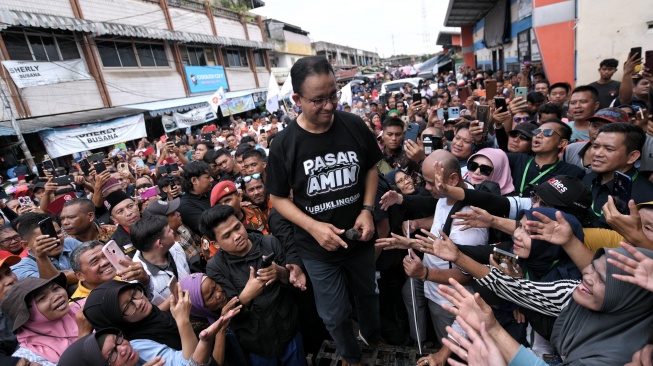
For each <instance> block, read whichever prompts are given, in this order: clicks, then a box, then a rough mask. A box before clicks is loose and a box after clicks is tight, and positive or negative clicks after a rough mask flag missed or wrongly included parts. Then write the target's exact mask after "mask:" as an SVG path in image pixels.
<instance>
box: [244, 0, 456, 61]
mask: <svg viewBox="0 0 653 366" xmlns="http://www.w3.org/2000/svg"><path fill="white" fill-rule="evenodd" d="M423 3H424V4H426V7H427V8H426V14H427V17H426V20H427V24H428V28H425V26H424V20H423V18H422V4H423ZM448 6H449V0H400V1H396V0H310V1H307V0H265V6H264V7H262V8H258V9H254V10H252V13H255V14H259V15H261V16H264V17H268V18H274V19H277V20H280V21H282V22H285V23H289V24H293V25H296V26H298V27H300V28H302V29H303V30H305V31H308V32H310V34H309V37H310V38H311V41H312V42H316V41H325V42H331V43H337V44H341V45H344V46H350V47H355V48H360V49H363V50H366V51H372V52H378V53H379V55H380V56H381V57H389V56H391V55H393V54H418V55H419V54H424V53H435V52H437V51H440V50H441V49H442V47H440V46H436V45H435V42H436V41H437V38H438V33H439V32H440V31H442V30H459V29H457V28H453V29H447V28H445V27H444V26H443V24H444V17H445V15H446V13H447V7H448ZM425 29H428V33H429V36H430V44H429V45H428V46H426V45H425V44H424V40H423V37H422V35H423V34H424V33H425ZM393 35H394V46H393V42H392V36H393Z"/></svg>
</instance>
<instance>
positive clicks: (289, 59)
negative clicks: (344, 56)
mask: <svg viewBox="0 0 653 366" xmlns="http://www.w3.org/2000/svg"><path fill="white" fill-rule="evenodd" d="M263 24H264V26H265V33H266V35H267V37H268V40H269V41H270V42H271V43H272V44H273V45H274V49H273V50H272V51H270V64H271V66H272V73H273V74H274V76H275V78H276V80H277V83H279V84H283V83H284V82H285V81H286V78H287V77H288V75H289V74H290V68H291V67H292V65H294V64H295V62H296V61H297V60H299V59H300V58H302V57H305V56H314V55H315V51H314V50H313V48H312V47H311V39H310V38H309V37H308V34H309V33H308V32H306V31H304V30H302V29H301V28H300V27H297V26H294V25H292V24H288V23H284V22H281V21H278V20H275V19H265V20H264V21H263Z"/></svg>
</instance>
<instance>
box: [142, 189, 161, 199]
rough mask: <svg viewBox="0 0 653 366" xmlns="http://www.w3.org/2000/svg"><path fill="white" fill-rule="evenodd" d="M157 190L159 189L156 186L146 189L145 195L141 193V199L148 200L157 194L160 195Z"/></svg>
mask: <svg viewBox="0 0 653 366" xmlns="http://www.w3.org/2000/svg"><path fill="white" fill-rule="evenodd" d="M157 188H158V187H156V186H154V187H150V188H148V189H146V190H145V191H143V193H141V199H148V198H150V197H154V196H156V195H157V194H159V192H158V191H157Z"/></svg>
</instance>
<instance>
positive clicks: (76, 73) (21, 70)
mask: <svg viewBox="0 0 653 366" xmlns="http://www.w3.org/2000/svg"><path fill="white" fill-rule="evenodd" d="M2 65H3V66H4V67H5V68H6V69H7V71H9V75H10V76H11V80H13V81H14V83H15V84H16V86H17V87H19V88H21V89H22V88H27V87H30V86H39V85H48V84H58V83H67V82H70V81H78V80H90V79H91V75H89V73H88V70H87V69H86V65H85V64H84V60H81V59H76V60H66V61H54V62H48V61H2Z"/></svg>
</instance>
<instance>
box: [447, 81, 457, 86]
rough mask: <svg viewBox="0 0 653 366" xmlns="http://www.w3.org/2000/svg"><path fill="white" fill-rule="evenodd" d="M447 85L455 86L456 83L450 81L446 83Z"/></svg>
mask: <svg viewBox="0 0 653 366" xmlns="http://www.w3.org/2000/svg"><path fill="white" fill-rule="evenodd" d="M447 85H456V82H455V81H450V82H448V83H447Z"/></svg>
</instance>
